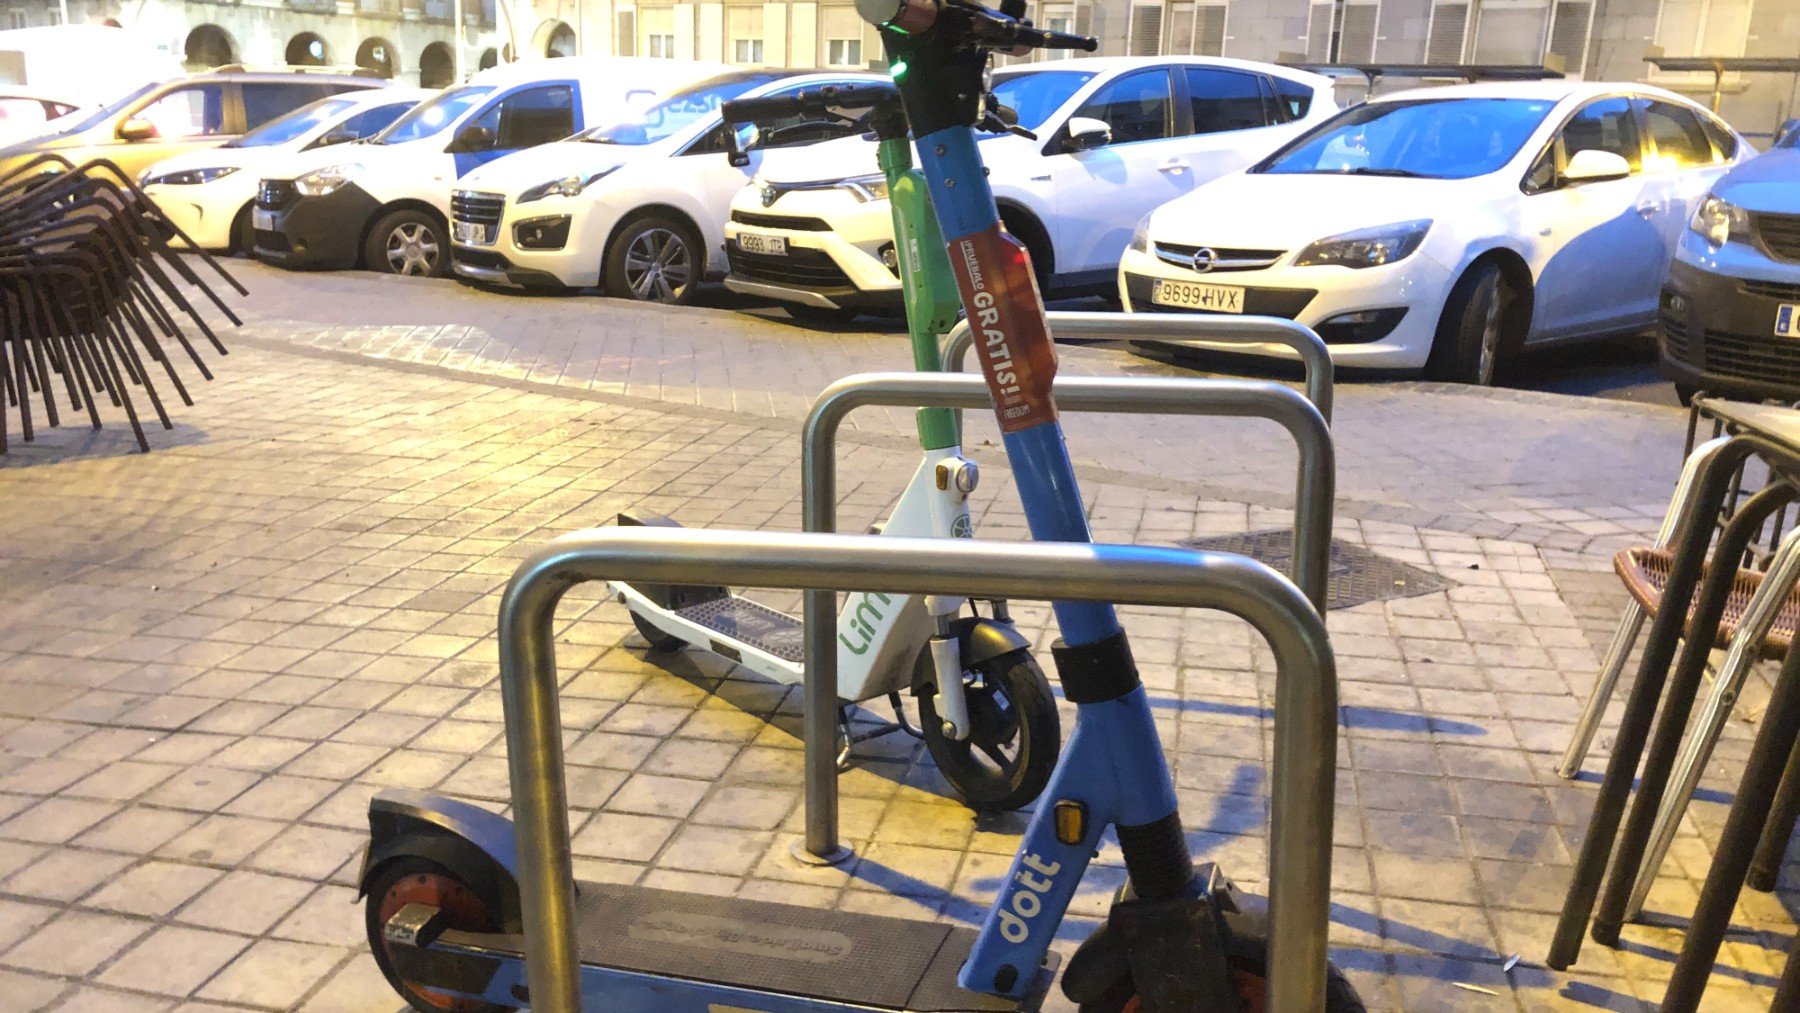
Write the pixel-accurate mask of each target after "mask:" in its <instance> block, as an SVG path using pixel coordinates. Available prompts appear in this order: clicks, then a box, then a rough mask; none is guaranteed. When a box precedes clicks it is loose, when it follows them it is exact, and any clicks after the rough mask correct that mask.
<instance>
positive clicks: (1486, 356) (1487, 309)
mask: <svg viewBox="0 0 1800 1013" xmlns="http://www.w3.org/2000/svg"><path fill="white" fill-rule="evenodd" d="M1511 298H1512V292H1511V290H1510V289H1509V288H1508V287H1507V284H1506V278H1505V276H1504V275H1503V274H1502V273H1501V271H1500V265H1498V264H1495V263H1493V262H1491V261H1487V262H1483V263H1480V264H1476V265H1475V266H1474V267H1471V268H1469V270H1468V271H1467V272H1466V273H1464V274H1463V276H1462V277H1461V278H1459V279H1457V282H1456V287H1454V288H1452V289H1451V290H1450V296H1449V298H1447V299H1445V300H1444V315H1443V316H1441V317H1439V318H1438V327H1437V336H1436V337H1435V338H1434V339H1433V340H1432V342H1431V356H1430V357H1429V358H1428V359H1426V360H1425V376H1426V378H1427V379H1431V380H1447V381H1450V382H1452V383H1467V384H1473V385H1475V386H1477V387H1489V386H1492V385H1493V383H1494V377H1495V375H1496V374H1497V373H1498V372H1499V365H1500V357H1501V356H1502V355H1503V354H1505V352H1506V351H1507V350H1508V349H1507V347H1506V343H1507V333H1506V330H1507V328H1506V319H1507V311H1508V309H1509V307H1510V303H1511Z"/></svg>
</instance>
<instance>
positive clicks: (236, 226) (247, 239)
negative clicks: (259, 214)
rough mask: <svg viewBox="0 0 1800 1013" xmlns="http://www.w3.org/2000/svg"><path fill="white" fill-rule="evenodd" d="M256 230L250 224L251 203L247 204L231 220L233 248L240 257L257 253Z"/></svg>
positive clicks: (233, 251)
mask: <svg viewBox="0 0 1800 1013" xmlns="http://www.w3.org/2000/svg"><path fill="white" fill-rule="evenodd" d="M255 249H256V230H255V228H254V227H252V226H251V224H250V205H248V204H246V205H244V206H243V208H242V209H241V210H239V211H238V213H237V217H236V218H233V219H232V220H231V250H230V252H232V253H235V254H237V255H238V256H240V257H250V256H254V255H255V252H254V251H255Z"/></svg>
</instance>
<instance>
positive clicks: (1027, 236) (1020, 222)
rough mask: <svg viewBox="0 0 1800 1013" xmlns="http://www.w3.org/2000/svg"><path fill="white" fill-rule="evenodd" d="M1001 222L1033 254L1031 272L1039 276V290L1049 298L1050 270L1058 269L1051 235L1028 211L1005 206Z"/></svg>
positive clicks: (1001, 213) (1002, 210)
mask: <svg viewBox="0 0 1800 1013" xmlns="http://www.w3.org/2000/svg"><path fill="white" fill-rule="evenodd" d="M1000 224H1001V226H1002V227H1004V228H1005V229H1006V231H1007V232H1008V233H1010V234H1011V235H1012V237H1013V238H1014V239H1017V240H1018V241H1019V242H1020V243H1022V244H1024V246H1025V252H1026V253H1029V254H1031V273H1032V275H1033V276H1034V277H1035V278H1037V283H1038V292H1039V293H1040V294H1041V295H1043V296H1044V298H1046V299H1048V298H1049V297H1050V281H1051V274H1050V272H1051V271H1053V270H1055V269H1056V263H1055V260H1056V258H1055V255H1054V254H1052V252H1051V251H1050V237H1049V236H1047V235H1045V234H1044V230H1043V229H1041V228H1038V227H1036V225H1035V223H1034V222H1033V220H1032V219H1031V218H1029V213H1028V212H1024V211H1014V210H1012V209H1010V208H1003V209H1001V211H1000ZM1015 225H1016V226H1017V228H1015V227H1014V226H1015Z"/></svg>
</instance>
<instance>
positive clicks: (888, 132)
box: [612, 81, 1062, 810]
mask: <svg viewBox="0 0 1800 1013" xmlns="http://www.w3.org/2000/svg"><path fill="white" fill-rule="evenodd" d="M865 109H866V110H869V111H868V112H867V114H866V115H864V116H863V117H861V119H862V120H863V121H864V122H865V123H866V125H867V126H869V127H870V129H871V130H872V131H873V132H874V134H875V137H876V139H877V141H878V145H877V152H876V157H877V159H878V161H879V162H880V164H881V170H882V172H883V173H884V174H885V175H886V177H887V183H888V198H889V201H890V203H891V205H892V208H893V218H894V237H895V249H896V251H897V253H898V254H899V256H898V259H899V261H900V280H901V288H902V291H903V292H904V294H905V300H906V318H907V326H908V331H909V333H910V335H911V339H912V350H913V365H914V366H915V368H917V369H919V370H921V371H925V372H937V371H940V370H942V369H943V362H942V357H941V354H940V347H941V343H942V341H943V339H944V336H945V335H946V334H948V333H949V332H950V329H951V327H953V326H954V325H955V324H956V321H957V314H958V311H959V310H960V309H961V308H962V303H961V299H960V296H959V295H958V292H957V288H956V280H955V276H954V275H953V274H952V273H951V268H950V262H949V259H948V257H947V255H946V253H945V244H944V240H943V234H942V233H941V232H940V231H939V229H938V223H937V217H936V215H935V214H934V213H933V212H932V208H931V204H930V197H929V194H928V192H927V190H926V186H925V180H924V177H923V176H921V175H920V173H919V170H918V169H917V168H915V167H914V166H913V158H912V145H911V141H910V140H909V139H908V136H907V121H906V115H905V112H904V110H903V109H902V107H901V103H900V97H899V92H898V91H897V89H896V88H895V87H894V85H893V84H891V83H888V82H885V81H881V82H870V83H868V84H845V85H825V86H822V87H818V88H808V89H804V90H801V91H798V92H791V93H788V94H785V95H779V96H769V97H766V98H750V99H735V100H732V101H729V102H726V103H725V105H724V107H723V109H722V114H723V116H724V119H725V121H726V122H727V123H728V124H740V123H742V124H756V125H759V126H761V125H769V127H770V129H769V132H768V134H767V135H765V136H763V137H761V138H760V140H763V141H768V142H773V141H776V140H778V139H779V137H780V135H781V134H783V133H786V132H791V131H794V130H807V129H810V128H813V127H816V126H817V125H818V124H819V123H820V122H821V121H829V122H832V123H833V125H839V124H842V123H843V122H846V121H853V120H854V118H853V117H851V116H850V115H849V114H848V113H847V112H846V110H865ZM796 117H799V118H800V121H799V122H798V123H796V122H795V120H796ZM777 124H779V125H777ZM740 140H742V138H741V137H740V136H739V135H738V134H733V141H734V145H733V151H732V158H733V160H734V161H737V160H740V159H742V160H746V161H747V156H745V155H744V153H743V151H742V149H741V148H740V147H738V145H737V143H735V142H738V141H740ZM752 143H754V140H753V141H752ZM917 422H918V431H919V445H920V447H921V449H922V456H921V460H920V462H919V466H918V469H917V470H916V471H914V472H913V476H912V480H911V481H910V482H908V483H907V485H906V489H905V491H904V492H903V493H902V494H901V496H900V500H899V502H898V503H897V504H895V506H894V511H893V513H892V514H891V515H889V517H888V519H887V522H886V523H885V524H884V525H882V526H881V528H880V531H881V533H882V534H884V535H894V536H900V537H936V538H951V537H956V538H967V537H970V536H971V535H972V534H973V531H972V528H971V525H970V522H969V504H968V499H969V494H970V493H971V492H973V491H974V490H975V487H976V485H977V482H978V477H979V472H978V470H977V469H976V466H975V463H974V462H973V461H970V460H968V459H967V458H965V457H963V455H962V448H961V446H960V443H961V440H960V438H959V434H958V426H957V420H956V416H955V413H954V412H952V411H950V410H949V409H944V408H923V409H920V410H919V412H918V415H917ZM619 523H621V524H657V525H672V524H674V523H675V522H674V521H672V520H670V519H668V518H663V517H655V518H652V517H647V516H644V515H633V514H621V515H620V516H619ZM612 590H613V592H614V593H615V594H616V595H617V596H618V597H619V599H620V600H621V601H623V602H624V604H625V607H626V608H628V609H630V610H631V615H632V619H633V621H634V622H635V623H636V624H637V628H638V632H639V633H641V634H642V635H643V636H644V639H645V640H647V641H649V643H650V646H651V647H652V648H654V649H658V650H674V649H678V648H680V647H683V646H687V645H692V646H695V647H700V648H705V649H707V650H711V651H712V652H714V653H716V654H719V655H722V656H724V657H726V658H729V659H731V660H732V661H735V662H737V663H738V664H740V665H743V666H744V667H745V668H748V669H750V670H751V671H753V672H756V673H758V674H760V675H763V676H765V677H767V678H770V679H773V680H775V681H777V682H781V683H787V684H790V685H797V684H799V683H800V682H801V681H802V680H804V679H805V677H806V673H805V671H804V668H803V666H802V663H801V659H802V656H803V648H802V630H801V624H800V621H799V620H797V619H795V618H793V617H791V616H789V615H787V614H785V613H782V612H778V611H776V610H774V609H771V608H769V607H767V606H765V605H762V604H760V603H758V602H754V601H751V600H750V599H747V598H743V597H739V596H737V595H734V594H732V593H731V591H730V590H729V589H728V588H725V587H719V586H712V587H700V586H692V585H687V586H669V585H644V584H626V583H619V582H615V583H613V584H612ZM987 604H988V614H987V615H985V616H982V615H978V614H964V611H965V609H968V610H969V611H971V612H972V611H973V605H972V603H970V602H969V601H967V600H966V599H962V598H949V597H940V596H932V595H925V596H917V595H912V596H892V595H885V594H852V595H849V596H848V597H847V599H846V601H845V604H844V608H843V611H842V612H840V613H839V615H838V638H837V640H838V690H839V693H840V694H841V696H842V699H843V701H844V702H845V703H846V704H853V703H861V702H863V701H867V700H874V699H876V698H878V697H884V696H885V697H887V698H888V700H889V702H890V703H891V704H892V706H893V708H894V714H895V719H896V720H895V722H894V723H891V724H884V725H880V726H878V727H876V728H874V729H872V730H867V731H855V730H853V729H852V728H851V726H850V723H849V721H848V719H847V711H845V710H842V709H841V710H840V715H842V716H840V721H839V724H840V726H841V727H842V729H843V734H844V752H843V755H842V756H840V760H839V762H840V765H842V764H844V763H845V762H847V760H848V756H849V750H850V747H851V746H852V745H853V744H854V743H856V742H858V741H862V740H866V739H868V738H871V737H874V736H876V735H882V734H887V733H890V732H894V731H906V732H909V733H911V734H914V735H917V736H920V737H922V738H923V739H924V740H925V745H926V748H927V749H928V750H929V751H930V753H931V756H932V759H933V760H934V761H935V762H936V763H937V766H938V770H939V771H940V772H941V773H942V774H943V775H944V779H945V780H946V781H948V782H949V783H950V785H951V787H952V788H954V789H955V790H956V792H957V793H958V794H959V795H961V796H962V798H963V800H964V801H965V802H967V803H968V804H969V805H970V806H971V807H972V808H975V809H980V810H1003V809H1017V808H1019V807H1020V806H1024V805H1027V804H1029V803H1030V802H1031V801H1032V800H1034V799H1036V798H1037V797H1038V794H1039V793H1040V792H1042V791H1043V789H1044V785H1045V783H1046V782H1047V781H1048V780H1049V777H1050V772H1051V770H1052V769H1053V767H1054V766H1055V764H1056V757H1057V753H1058V752H1059V751H1060V750H1061V746H1062V731H1061V727H1060V724H1059V720H1058V717H1057V713H1056V699H1055V697H1054V696H1053V695H1052V693H1051V690H1050V684H1049V681H1048V680H1047V679H1046V678H1045V676H1044V672H1043V670H1042V669H1041V668H1040V667H1039V666H1038V664H1037V662H1036V660H1034V659H1033V658H1032V656H1031V652H1030V646H1031V645H1030V641H1028V640H1027V639H1025V637H1023V636H1022V635H1021V634H1019V633H1018V631H1017V630H1015V629H1014V628H1013V625H1012V621H1011V619H1010V617H1009V616H1008V614H1007V611H1006V603H1005V602H1001V601H995V602H990V603H987ZM908 692H911V693H912V694H913V695H914V696H915V697H916V698H917V700H918V707H919V727H918V729H917V730H915V729H914V728H913V727H911V726H910V725H909V724H908V722H907V720H906V716H905V714H906V712H905V701H904V695H905V694H906V693H908Z"/></svg>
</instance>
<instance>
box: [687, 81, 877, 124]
mask: <svg viewBox="0 0 1800 1013" xmlns="http://www.w3.org/2000/svg"><path fill="white" fill-rule="evenodd" d="M898 97H899V92H898V91H897V90H896V89H895V88H894V86H893V84H891V83H889V82H887V81H869V82H864V83H859V84H827V85H821V86H819V87H816V88H802V89H800V90H799V91H796V92H789V93H787V94H786V95H763V96H759V97H756V98H734V99H727V100H726V101H725V103H724V104H723V105H721V106H720V107H719V116H720V117H721V118H722V119H724V121H725V122H727V123H754V122H757V121H758V120H772V119H778V118H780V117H783V116H793V115H795V114H796V113H801V114H814V115H824V114H825V112H826V111H827V110H829V109H831V108H832V107H834V106H873V105H880V104H881V103H882V102H884V101H892V100H895V99H897V98H898Z"/></svg>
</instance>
